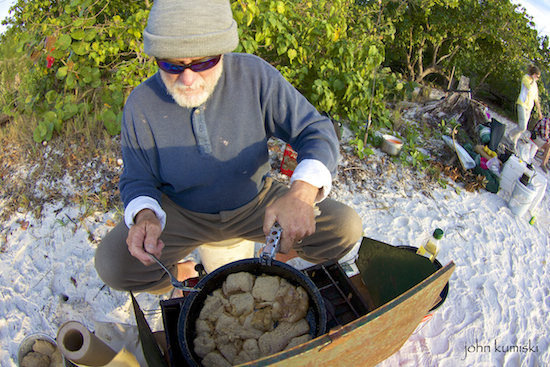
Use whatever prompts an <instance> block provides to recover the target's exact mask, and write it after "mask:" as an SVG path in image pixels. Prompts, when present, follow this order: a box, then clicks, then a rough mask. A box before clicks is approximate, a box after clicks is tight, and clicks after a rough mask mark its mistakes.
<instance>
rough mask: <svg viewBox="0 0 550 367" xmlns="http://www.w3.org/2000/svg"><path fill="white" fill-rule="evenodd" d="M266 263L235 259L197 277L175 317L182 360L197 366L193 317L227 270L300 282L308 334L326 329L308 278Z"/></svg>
mask: <svg viewBox="0 0 550 367" xmlns="http://www.w3.org/2000/svg"><path fill="white" fill-rule="evenodd" d="M269 263H270V264H271V265H266V264H265V262H262V261H261V259H259V258H254V259H245V260H239V261H235V262H232V263H229V264H227V265H224V266H222V267H220V268H218V269H216V270H214V271H213V272H211V273H210V274H208V275H207V276H205V277H204V278H203V279H202V280H200V281H199V282H198V283H197V285H196V286H195V287H196V288H198V289H200V291H199V292H191V293H190V294H189V295H188V296H187V297H186V298H185V301H184V303H183V306H182V308H181V311H180V315H179V319H178V341H179V345H180V349H181V351H182V354H183V356H184V357H185V360H186V361H187V363H188V364H189V365H190V366H201V362H200V361H201V359H200V357H199V356H197V354H196V353H195V351H194V346H193V340H194V339H195V338H196V336H197V335H196V332H195V321H196V320H197V318H198V317H199V313H200V311H201V309H202V307H203V304H204V301H205V299H206V296H207V295H209V294H211V293H212V292H213V291H215V290H216V289H218V288H220V287H221V286H222V284H223V282H224V281H225V279H226V278H227V276H228V275H229V274H232V273H238V272H241V271H245V272H249V273H251V274H253V275H256V276H259V275H262V274H266V275H271V276H279V277H281V278H284V279H286V280H287V281H288V282H289V283H291V284H292V285H294V286H302V287H303V288H304V290H306V292H307V293H308V294H309V311H308V314H307V316H306V319H307V321H308V322H309V325H310V335H311V337H312V338H316V337H318V336H320V335H323V334H324V333H325V332H326V323H327V314H326V309H325V303H324V301H323V297H322V296H321V293H320V292H319V289H318V288H317V287H316V286H315V284H314V283H313V282H312V281H311V279H310V278H309V277H308V276H307V275H305V274H304V273H302V272H301V271H299V270H297V269H295V268H293V267H291V266H289V265H287V264H285V263H283V262H280V261H276V260H272V261H270V262H269Z"/></svg>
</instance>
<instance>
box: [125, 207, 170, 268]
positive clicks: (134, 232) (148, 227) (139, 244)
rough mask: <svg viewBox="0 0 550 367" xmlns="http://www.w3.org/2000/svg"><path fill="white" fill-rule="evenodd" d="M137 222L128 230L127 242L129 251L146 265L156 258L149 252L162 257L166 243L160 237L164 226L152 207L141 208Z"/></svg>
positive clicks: (135, 220)
mask: <svg viewBox="0 0 550 367" xmlns="http://www.w3.org/2000/svg"><path fill="white" fill-rule="evenodd" d="M134 222H135V224H134V225H133V226H132V227H131V228H130V230H129V231H128V237H127V238H126V244H127V245H128V251H130V253H131V254H132V256H134V257H135V258H137V259H138V260H139V261H141V262H142V263H143V265H145V266H149V265H151V264H153V262H154V260H153V259H151V257H150V256H149V255H148V253H150V254H153V255H155V256H156V257H157V258H160V255H161V254H162V249H163V248H164V243H163V242H162V240H160V239H159V237H160V234H161V233H162V226H161V224H160V221H159V220H158V218H157V216H156V215H155V213H154V212H153V211H152V210H150V209H143V210H141V211H140V212H139V213H138V214H137V215H136V217H135V218H134Z"/></svg>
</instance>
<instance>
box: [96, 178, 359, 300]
mask: <svg viewBox="0 0 550 367" xmlns="http://www.w3.org/2000/svg"><path fill="white" fill-rule="evenodd" d="M287 191H288V187H286V186H285V185H283V184H281V183H279V182H276V181H273V180H272V179H271V178H269V177H268V178H267V179H266V183H265V186H264V188H263V189H262V191H261V192H260V193H259V194H258V195H257V196H256V197H255V198H254V199H253V200H252V201H251V202H249V203H248V204H246V205H244V206H242V207H240V208H238V209H235V210H230V211H224V212H220V213H218V214H204V213H197V212H192V211H189V210H186V209H184V208H182V207H180V206H178V205H176V204H175V203H174V202H173V201H172V200H170V199H169V198H168V197H167V196H166V195H163V197H162V203H161V205H162V208H163V209H164V210H165V211H166V226H165V228H164V231H163V232H162V235H161V237H160V238H161V239H162V241H163V242H164V245H165V247H164V249H163V250H162V257H161V259H160V260H161V261H162V262H163V263H164V264H165V266H166V267H167V268H168V269H169V270H170V271H171V272H172V274H174V275H175V276H177V266H176V265H177V263H178V261H180V260H181V259H183V258H185V257H186V256H187V255H189V254H190V253H191V252H193V250H195V249H196V248H197V247H199V246H200V245H202V244H203V243H208V242H218V241H222V240H226V239H232V238H244V239H247V240H251V241H255V242H265V235H264V233H263V229H262V228H263V215H264V212H265V209H266V207H268V206H269V205H271V204H272V203H273V202H274V201H275V200H276V199H277V198H279V197H281V196H282V195H284V194H285V193H286V192H287ZM317 206H318V207H319V209H320V210H321V215H320V216H318V217H317V218H316V231H315V233H314V234H313V235H311V236H309V237H307V238H305V239H304V240H303V241H302V242H301V243H300V244H296V245H294V249H295V250H296V251H297V252H298V255H299V256H300V257H301V258H303V259H305V260H307V261H310V262H313V263H321V262H324V261H327V260H331V259H334V260H338V259H340V258H341V257H343V256H345V255H346V254H347V253H348V252H349V251H350V250H351V249H352V247H353V246H354V245H355V244H356V243H357V241H359V240H360V239H361V236H362V230H363V226H362V221H361V218H360V217H359V216H358V215H357V213H356V212H355V210H353V209H352V208H350V207H348V206H347V205H344V204H342V203H339V202H337V201H334V200H331V199H325V200H324V201H322V202H321V203H319V204H317ZM127 235H128V228H127V227H126V225H125V223H124V221H121V222H120V223H119V224H118V225H117V226H116V227H115V228H113V230H111V231H110V232H109V233H108V234H107V235H106V236H105V238H103V240H102V241H101V243H100V244H99V246H98V248H97V251H96V255H95V267H96V270H97V272H98V274H99V276H100V277H101V279H102V280H103V281H104V282H105V284H107V285H108V286H110V287H111V288H113V289H116V290H126V291H128V290H131V291H138V292H139V291H147V292H150V293H156V294H162V293H166V292H168V291H169V290H170V289H171V287H172V286H171V284H170V280H169V278H168V276H167V275H166V273H165V272H164V271H163V270H162V269H160V267H159V266H157V265H156V264H155V265H151V266H145V265H143V264H142V263H141V262H140V261H139V260H138V259H136V258H135V257H133V256H132V255H131V254H130V252H129V251H128V247H127V245H126V237H127Z"/></svg>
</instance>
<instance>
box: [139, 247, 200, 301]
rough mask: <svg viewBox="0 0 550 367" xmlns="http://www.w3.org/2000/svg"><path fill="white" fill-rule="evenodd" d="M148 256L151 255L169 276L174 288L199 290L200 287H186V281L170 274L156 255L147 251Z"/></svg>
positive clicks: (188, 290)
mask: <svg viewBox="0 0 550 367" xmlns="http://www.w3.org/2000/svg"><path fill="white" fill-rule="evenodd" d="M148 254H149V256H151V259H153V260H155V261H156V262H157V264H159V266H160V267H161V268H163V269H164V271H165V272H166V273H167V274H168V275H169V276H170V283H172V286H173V287H174V288H177V289H181V290H182V291H184V292H200V291H201V289H200V288H191V287H188V286H187V282H186V281H183V282H180V281H179V280H177V279H176V277H175V276H173V275H172V273H170V272H169V271H168V269H167V268H166V266H164V264H163V263H161V262H160V260H159V259H157V257H156V256H155V255H153V254H150V253H148Z"/></svg>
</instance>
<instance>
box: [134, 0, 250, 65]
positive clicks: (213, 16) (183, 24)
mask: <svg viewBox="0 0 550 367" xmlns="http://www.w3.org/2000/svg"><path fill="white" fill-rule="evenodd" d="M238 44H239V35H238V32H237V22H235V20H234V19H233V14H232V13H231V5H230V4H229V0H155V1H154V3H153V7H152V8H151V12H150V13H149V19H148V20H147V28H145V30H144V31H143V49H144V51H145V53H146V54H147V55H149V56H153V57H158V58H161V59H180V58H187V57H202V56H214V55H219V54H224V53H227V52H231V51H233V50H235V48H237V45H238Z"/></svg>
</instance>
